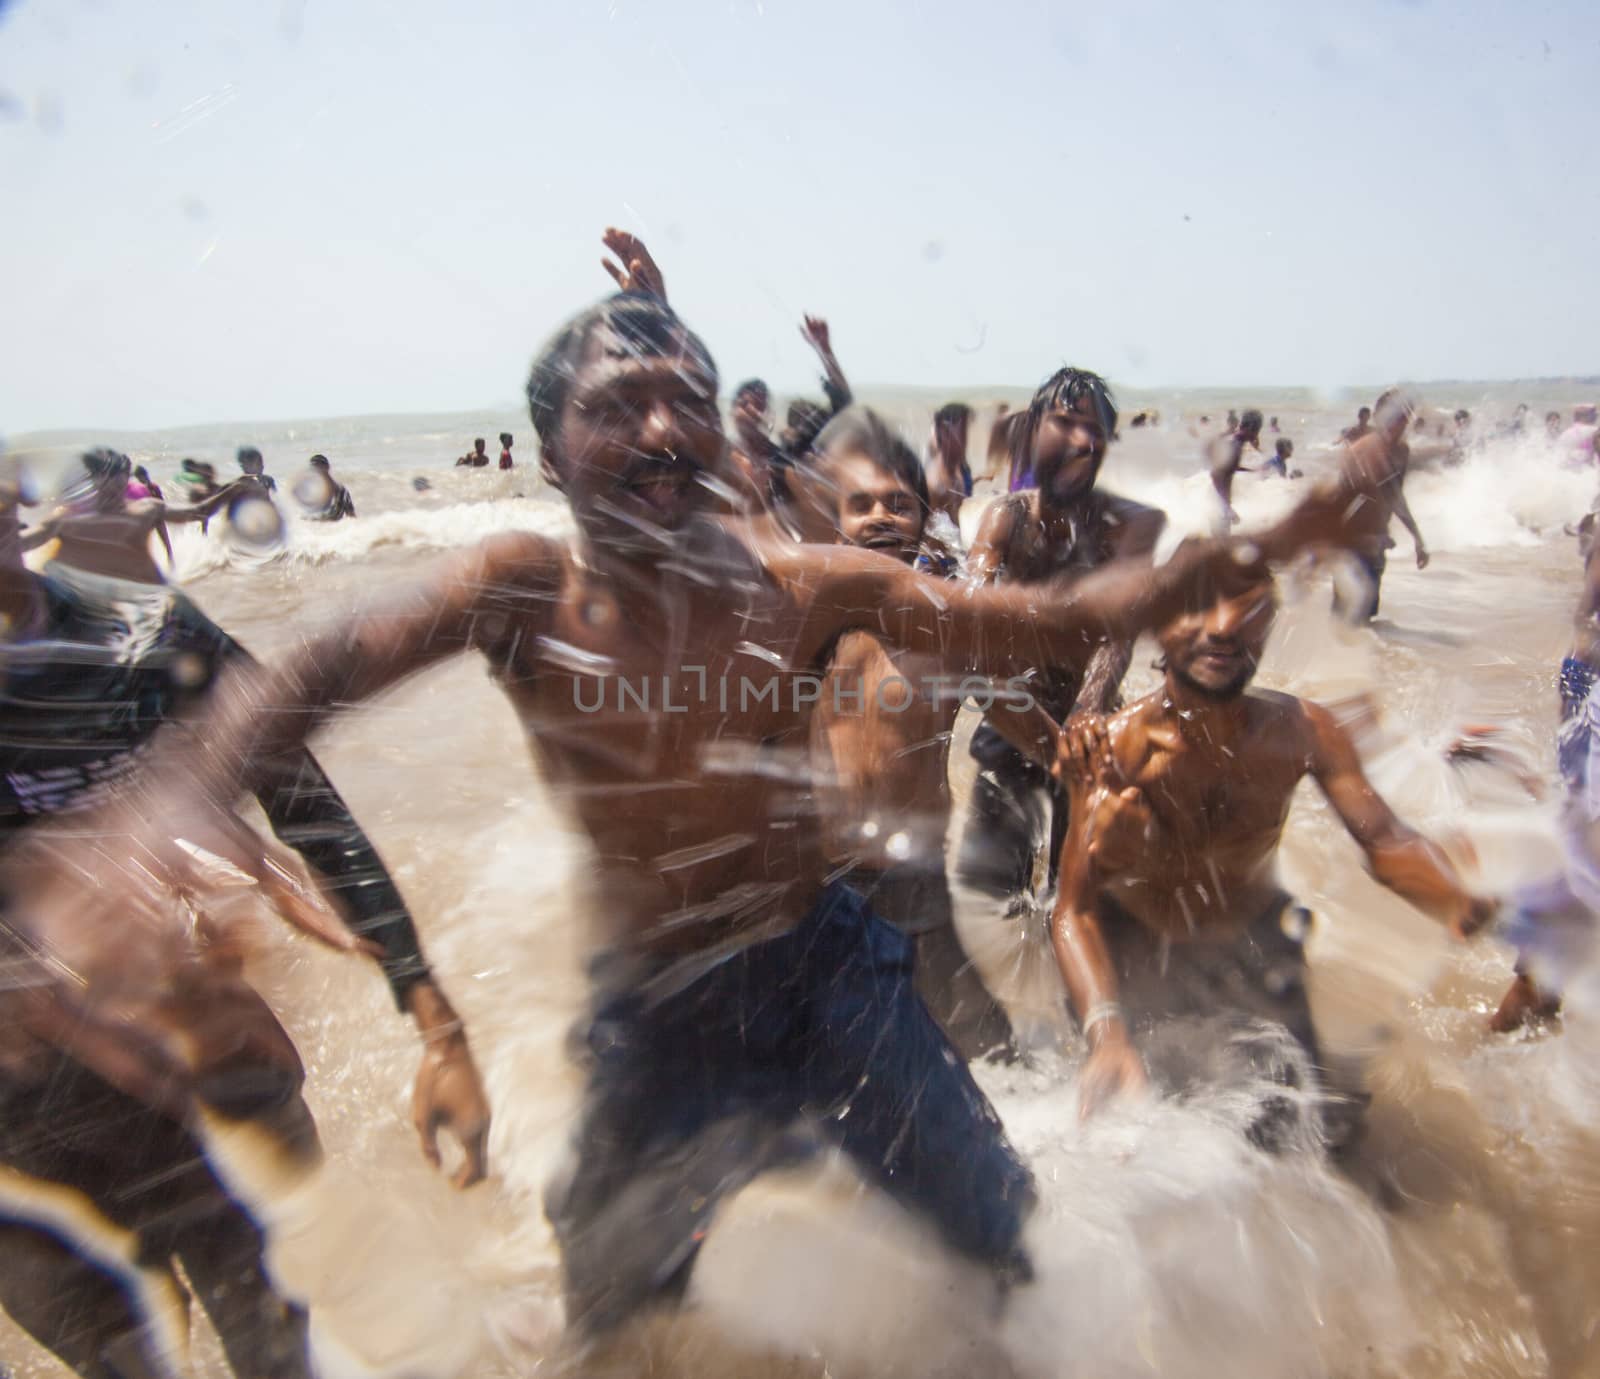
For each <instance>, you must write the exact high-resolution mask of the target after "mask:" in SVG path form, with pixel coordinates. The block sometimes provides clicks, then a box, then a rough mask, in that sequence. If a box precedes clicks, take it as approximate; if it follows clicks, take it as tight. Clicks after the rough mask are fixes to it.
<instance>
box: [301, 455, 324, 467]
mask: <svg viewBox="0 0 1600 1379" xmlns="http://www.w3.org/2000/svg"><path fill="white" fill-rule="evenodd" d="M306 463H307V464H309V465H310V466H311V467H312V468H313V469H326V468H327V467H328V457H327V456H326V455H313V456H312V457H311V458H310V459H309V460H307V461H306Z"/></svg>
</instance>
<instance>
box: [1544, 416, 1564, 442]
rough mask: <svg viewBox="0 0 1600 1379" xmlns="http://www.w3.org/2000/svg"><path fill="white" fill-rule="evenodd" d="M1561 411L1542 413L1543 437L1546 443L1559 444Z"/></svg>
mask: <svg viewBox="0 0 1600 1379" xmlns="http://www.w3.org/2000/svg"><path fill="white" fill-rule="evenodd" d="M1561 421H1562V417H1561V413H1560V412H1546V413H1545V414H1544V439H1545V444H1546V445H1551V446H1555V445H1560V444H1561V429H1562V427H1561Z"/></svg>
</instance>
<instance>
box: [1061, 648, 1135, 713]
mask: <svg viewBox="0 0 1600 1379" xmlns="http://www.w3.org/2000/svg"><path fill="white" fill-rule="evenodd" d="M1132 662H1133V642H1132V641H1116V642H1102V643H1101V644H1100V646H1099V647H1098V648H1096V650H1095V653H1094V655H1093V656H1091V657H1090V658H1089V667H1088V669H1087V670H1085V671H1084V673H1083V683H1082V684H1081V685H1080V686H1079V688H1078V697H1077V698H1076V699H1075V700H1074V701H1073V704H1072V712H1073V713H1109V712H1110V711H1111V710H1112V709H1114V708H1115V707H1116V704H1117V697H1118V694H1119V692H1120V691H1121V689H1122V680H1123V677H1124V676H1125V675H1127V673H1128V666H1129V665H1130V664H1132Z"/></svg>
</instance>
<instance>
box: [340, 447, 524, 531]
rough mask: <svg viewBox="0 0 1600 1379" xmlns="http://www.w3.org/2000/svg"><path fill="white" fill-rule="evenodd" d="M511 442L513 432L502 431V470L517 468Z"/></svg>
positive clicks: (352, 513) (353, 514) (352, 514)
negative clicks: (512, 456) (512, 455)
mask: <svg viewBox="0 0 1600 1379" xmlns="http://www.w3.org/2000/svg"><path fill="white" fill-rule="evenodd" d="M511 441H512V435H511V432H509V431H502V432H501V433H500V468H501V469H513V468H515V467H516V461H515V460H513V459H512V458H511ZM350 515H351V516H352V517H354V516H355V512H354V511H353V510H352V512H351V514H350Z"/></svg>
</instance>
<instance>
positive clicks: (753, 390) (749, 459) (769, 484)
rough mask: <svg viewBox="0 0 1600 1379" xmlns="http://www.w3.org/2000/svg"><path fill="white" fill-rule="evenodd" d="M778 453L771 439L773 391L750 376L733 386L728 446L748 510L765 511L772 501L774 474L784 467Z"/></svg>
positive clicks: (751, 511)
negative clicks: (731, 426) (731, 435)
mask: <svg viewBox="0 0 1600 1379" xmlns="http://www.w3.org/2000/svg"><path fill="white" fill-rule="evenodd" d="M779 455H780V452H779V450H778V446H777V443H776V442H775V441H774V440H773V439H772V393H771V392H770V391H769V390H768V388H767V385H766V382H765V381H764V380H763V379H759V378H748V379H746V380H745V381H744V382H743V383H741V384H740V385H739V386H738V387H737V388H735V389H734V390H733V438H732V441H731V443H730V444H729V446H728V460H729V463H730V465H731V467H732V470H733V473H734V476H735V478H736V479H737V480H738V484H739V488H740V490H741V493H742V497H743V502H744V510H745V511H746V512H750V513H756V512H762V511H765V510H766V509H767V508H768V507H769V506H770V505H771V503H772V501H773V475H774V474H775V473H776V472H777V470H778V469H780V468H781V467H782V465H781V462H780V459H779Z"/></svg>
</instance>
